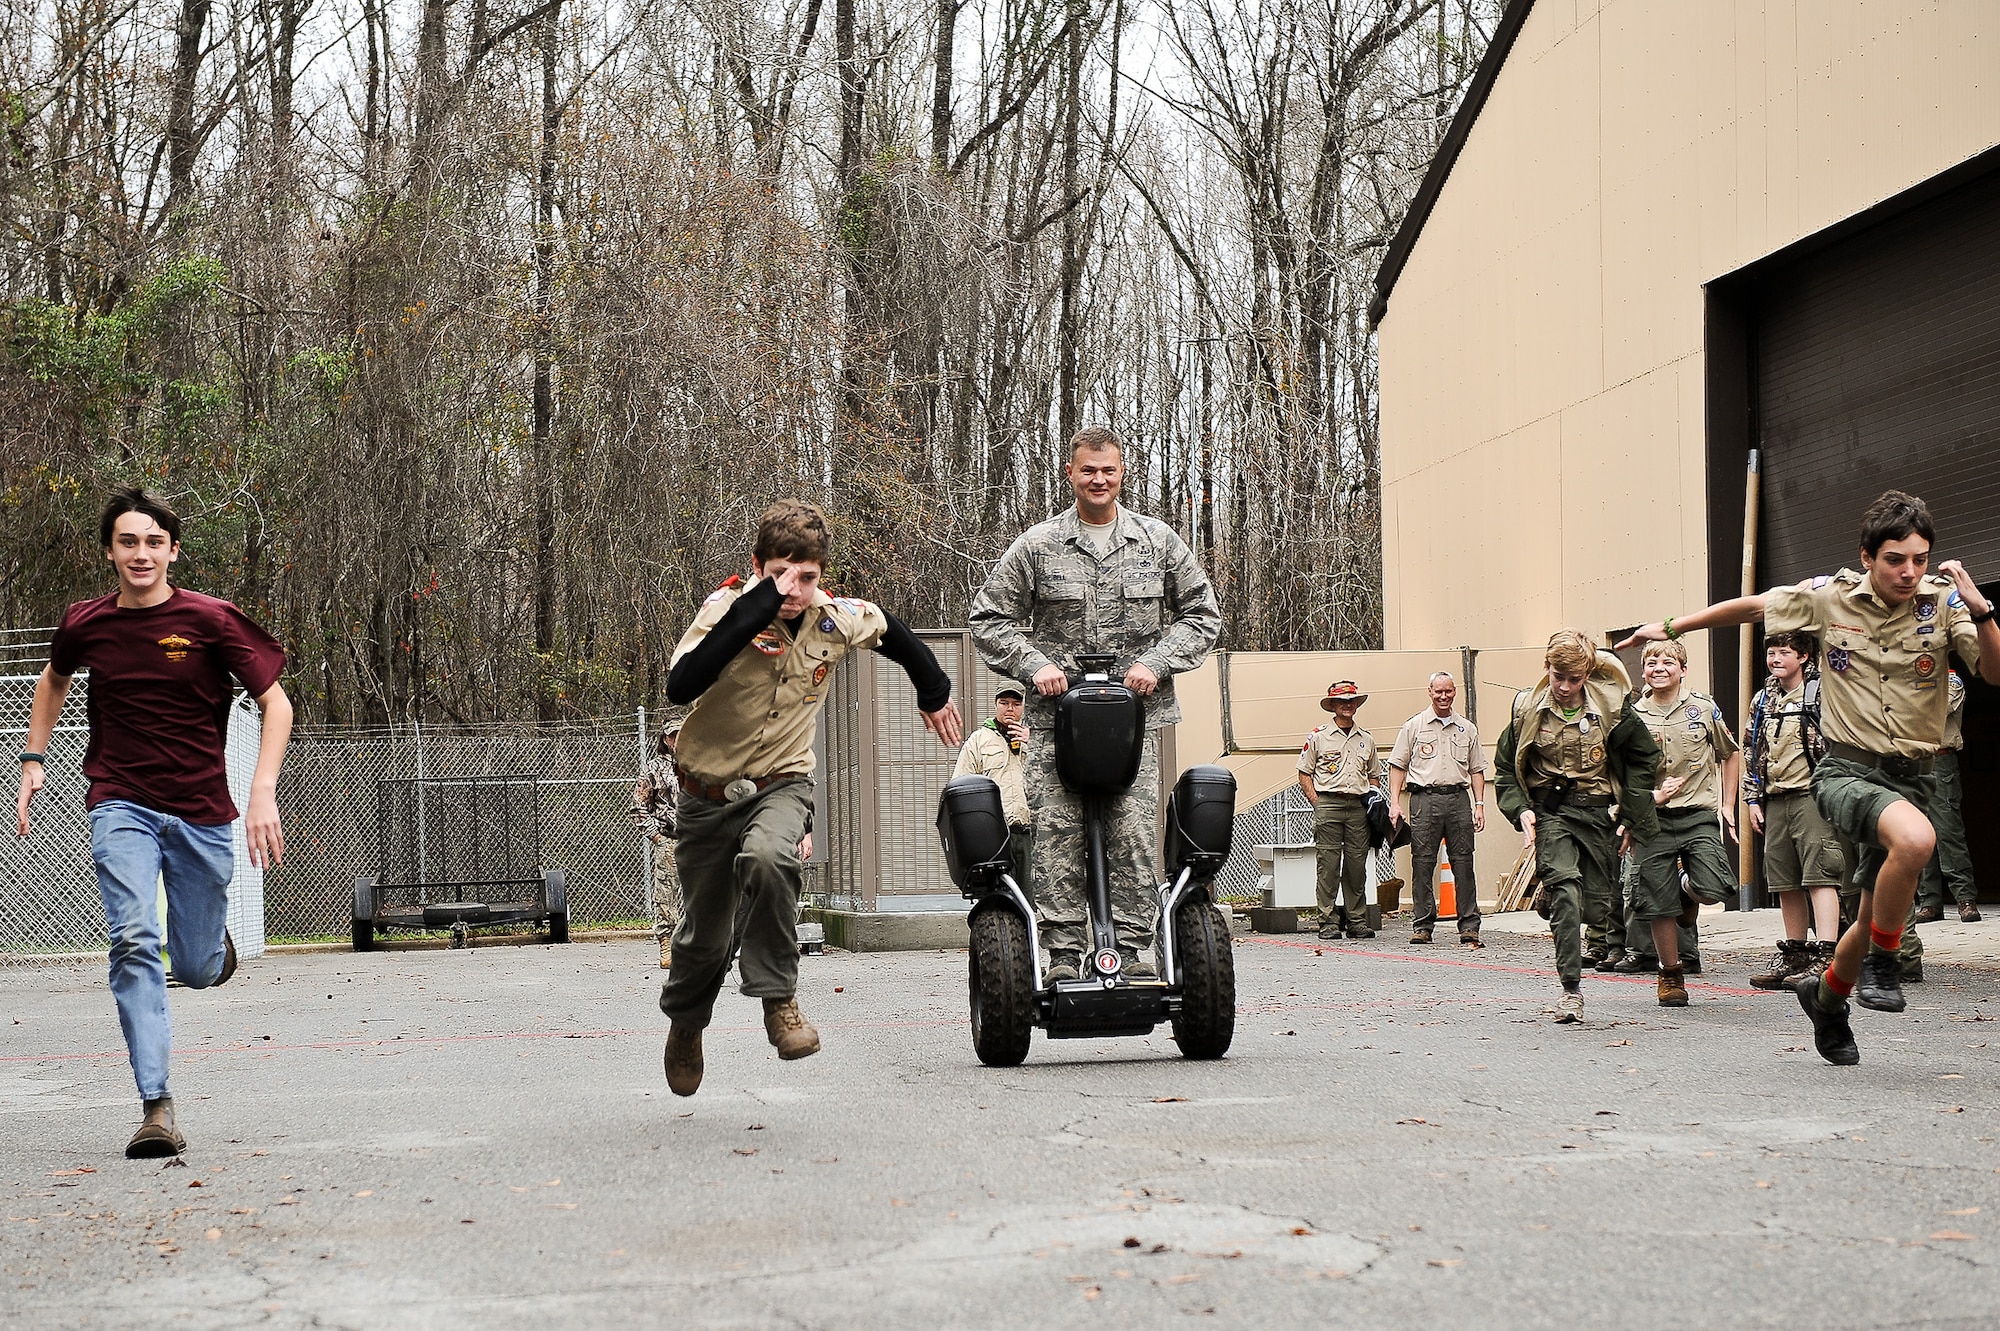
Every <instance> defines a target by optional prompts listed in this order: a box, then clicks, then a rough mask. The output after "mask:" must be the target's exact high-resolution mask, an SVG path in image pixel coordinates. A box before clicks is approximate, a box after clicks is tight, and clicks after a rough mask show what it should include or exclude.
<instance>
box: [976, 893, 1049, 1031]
mask: <svg viewBox="0 0 2000 1331" xmlns="http://www.w3.org/2000/svg"><path fill="white" fill-rule="evenodd" d="M1033 946H1034V940H1033V939H1032V938H1031V937H1030V936H1029V933H1028V924H1027V921H1025V920H1023V919H1022V918H1021V917H1020V915H1019V913H1017V912H1015V911H1013V910H1009V909H1008V908H1007V907H1005V906H989V907H987V908H986V909H985V910H979V911H974V912H973V915H972V947H971V954H970V962H969V972H970V973H969V978H970V980H971V989H972V1051H973V1052H974V1053H975V1054H978V1055H979V1061H980V1062H981V1063H984V1064H985V1065H986V1066H987V1067H989V1068H1011V1067H1016V1066H1018V1065H1019V1064H1020V1062H1021V1060H1023V1059H1025V1058H1026V1057H1027V1056H1028V1041H1029V1040H1030V1039H1031V1038H1032V1037H1033V1035H1034V1030H1035V971H1034V965H1033V963H1032V960H1031V958H1030V954H1029V952H1028V949H1029V948H1031V947H1033Z"/></svg>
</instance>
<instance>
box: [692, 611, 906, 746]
mask: <svg viewBox="0 0 2000 1331" xmlns="http://www.w3.org/2000/svg"><path fill="white" fill-rule="evenodd" d="M756 585H757V583H756V582H754V581H753V582H750V583H747V584H745V585H744V586H742V587H740V588H738V587H721V588H717V589H716V590H715V591H713V592H710V593H709V596H708V599H707V600H706V601H704V602H703V603H702V607H701V611H700V613H699V614H697V615H696V616H695V617H694V623H692V624H690V625H689V626H688V631H687V632H686V633H685V634H683V635H682V637H681V641H680V645H679V646H677V647H675V648H674V660H675V661H676V662H678V661H679V660H680V659H681V658H682V657H683V656H686V655H687V654H688V653H689V652H691V651H693V650H694V648H695V645H696V644H697V643H699V642H700V641H701V640H702V639H703V638H705V637H707V636H708V634H709V631H710V630H711V629H713V628H714V627H715V626H716V624H717V623H719V622H720V621H721V619H722V616H723V615H724V614H726V613H727V612H728V610H729V607H730V606H731V605H734V604H735V603H736V598H737V597H739V596H741V595H743V593H744V592H747V591H749V590H750V588H752V587H754V586H756ZM888 631H889V620H888V618H887V617H886V616H885V615H883V613H882V610H881V608H880V607H879V606H877V605H876V604H875V603H874V602H872V601H862V600H857V599H855V598H853V597H850V596H829V595H827V594H826V593H825V592H823V591H822V592H816V593H815V594H814V595H813V601H812V604H811V605H810V606H808V607H807V608H806V612H805V614H804V615H803V616H801V617H800V619H799V628H798V632H797V634H796V635H795V634H794V633H793V632H792V630H791V629H790V628H788V627H787V626H786V624H785V622H784V620H782V619H774V620H772V621H771V622H770V624H769V625H768V626H766V627H765V629H764V630H763V632H761V633H759V634H758V635H757V636H756V637H755V638H753V639H751V640H750V645H749V646H748V647H745V648H744V649H743V650H742V651H740V652H738V653H737V654H736V656H735V658H734V659H733V660H731V661H730V663H729V664H728V665H726V666H724V667H723V668H722V673H721V674H720V675H719V676H717V677H716V681H715V683H714V684H712V685H710V686H709V688H708V689H707V691H705V692H704V693H703V694H702V695H701V696H700V697H699V698H697V699H695V701H694V707H693V708H692V709H691V710H690V711H689V712H688V715H687V720H686V722H685V723H683V724H682V726H681V737H680V743H679V746H678V748H677V749H676V750H675V754H674V759H675V762H676V763H677V765H678V766H679V767H680V770H681V771H682V772H684V773H686V774H687V775H688V776H689V777H691V778H692V779H694V780H697V781H700V782H701V783H703V784H704V785H725V784H727V783H728V782H730V781H734V780H735V779H736V778H737V777H744V776H747V777H756V778H760V779H761V778H763V777H775V776H810V775H812V771H813V751H812V742H813V726H814V723H815V722H816V721H817V720H818V718H819V709H820V704H821V700H822V699H823V698H825V697H826V682H827V676H829V675H831V674H832V673H833V668H834V666H836V665H838V664H839V663H840V658H841V657H843V656H845V655H847V654H848V653H849V652H850V651H853V650H854V649H855V648H857V647H874V646H877V645H878V644H880V643H881V641H882V638H883V636H884V635H885V634H887V633H888Z"/></svg>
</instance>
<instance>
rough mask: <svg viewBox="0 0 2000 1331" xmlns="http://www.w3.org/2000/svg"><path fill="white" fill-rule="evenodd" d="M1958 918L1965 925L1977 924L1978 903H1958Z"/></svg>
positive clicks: (1978, 915) (1978, 917)
mask: <svg viewBox="0 0 2000 1331" xmlns="http://www.w3.org/2000/svg"><path fill="white" fill-rule="evenodd" d="M1958 918H1959V920H1960V921H1962V922H1963V923H1965V924H1977V923H1979V920H1980V914H1979V903H1978V902H1976V901H1961V902H1959V903H1958Z"/></svg>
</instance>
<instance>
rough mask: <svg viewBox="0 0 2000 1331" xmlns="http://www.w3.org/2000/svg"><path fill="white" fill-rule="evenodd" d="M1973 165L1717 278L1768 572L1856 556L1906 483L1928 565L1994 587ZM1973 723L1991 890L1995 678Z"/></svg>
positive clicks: (1716, 552) (1995, 296)
mask: <svg viewBox="0 0 2000 1331" xmlns="http://www.w3.org/2000/svg"><path fill="white" fill-rule="evenodd" d="M1989 156H1990V155H1989ZM1971 165H1973V166H1976V167H1979V168H1981V169H1982V170H1983V174H1976V173H1974V172H1971V171H1966V172H1961V173H1959V174H1960V175H1961V176H1969V177H1970V178H1969V179H1963V180H1961V181H1959V182H1957V183H1954V184H1953V186H1952V187H1951V188H1949V189H1948V190H1944V191H1942V192H1940V191H1939V190H1938V189H1937V188H1936V187H1935V186H1933V187H1932V188H1930V189H1928V190H1920V191H1917V192H1913V195H1912V199H1915V200H1920V201H1914V202H1912V201H1901V202H1899V201H1891V203H1890V204H1889V205H1885V206H1884V207H1883V208H1882V209H1880V210H1878V215H1879V216H1880V217H1881V219H1882V220H1879V221H1874V222H1867V221H1866V219H1862V220H1863V222H1864V223H1865V224H1864V225H1861V226H1859V227H1855V226H1852V225H1850V226H1849V227H1846V228H1843V232H1844V234H1842V235H1841V236H1840V237H1839V238H1838V239H1834V240H1832V241H1831V242H1830V243H1824V242H1823V243H1819V244H1817V245H1815V244H1812V243H1807V244H1803V245H1800V246H1798V247H1795V250H1794V251H1793V252H1791V253H1788V254H1786V255H1781V256H1775V257H1774V259H1773V260H1771V261H1767V262H1766V263H1763V264H1760V265H1758V266H1757V268H1756V269H1755V270H1754V271H1752V272H1749V273H1745V274H1743V275H1741V277H1740V278H1737V279H1730V280H1728V281H1725V282H1724V283H1721V284H1718V287H1717V288H1712V289H1711V290H1712V293H1717V294H1719V297H1720V301H1721V304H1718V303H1717V302H1716V301H1711V306H1710V309H1711V315H1712V316H1714V315H1715V314H1716V313H1717V312H1718V311H1723V312H1725V313H1726V314H1727V315H1728V318H1726V319H1723V320H1721V321H1717V320H1716V319H1714V318H1713V317H1712V319H1711V328H1710V336H1711V342H1710V353H1711V355H1714V354H1715V353H1716V351H1717V350H1718V349H1720V348H1719V347H1718V345H1717V343H1718V340H1722V341H1724V342H1725V344H1726V345H1727V348H1728V350H1729V351H1731V352H1735V351H1737V350H1738V349H1739V348H1740V354H1741V356H1742V360H1743V361H1744V362H1747V364H1746V365H1744V366H1743V368H1742V369H1741V370H1740V371H1738V373H1740V374H1741V383H1742V399H1739V400H1740V401H1742V405H1743V406H1744V407H1746V408H1747V411H1746V413H1745V415H1746V416H1747V421H1746V422H1745V426H1746V427H1747V428H1742V429H1741V430H1740V435H1741V436H1743V440H1742V442H1744V443H1748V442H1753V441H1754V442H1755V443H1757V444H1759V445H1761V447H1762V449H1763V473H1764V475H1763V502H1762V504H1761V506H1760V507H1761V513H1760V521H1759V529H1758V532H1759V535H1758V546H1759V548H1758V559H1757V571H1758V584H1759V585H1760V586H1764V587H1770V586H1775V585H1778V584H1780V583H1787V582H1796V581H1798V580H1800V579H1802V578H1805V577H1809V576H1812V575H1814V574H1819V573H1828V572H1831V571H1833V570H1834V569H1837V568H1841V567H1854V568H1858V567H1859V566H1860V561H1859V556H1858V555H1857V553H1856V548H1855V547H1856V545H1857V544H1858V541H1857V537H1858V529H1859V526H1860V522H1859V519H1860V515H1861V512H1862V510H1863V509H1864V508H1866V507H1867V506H1868V504H1869V502H1870V501H1871V500H1873V499H1874V498H1875V496H1876V495H1878V494H1880V493H1881V492H1882V491H1883V490H1886V489H1889V488H1891V487H1894V488H1897V489H1902V490H1907V491H1910V492H1911V493H1913V494H1916V495H1920V496H1922V497H1923V499H1924V500H1925V501H1926V502H1927V503H1928V504H1929V505H1930V507H1931V512H1932V514H1933V516H1934V517H1935V518H1936V520H1937V525H1938V533H1939V540H1938V543H1937V546H1936V548H1935V549H1934V551H1933V553H1932V560H1933V562H1936V561H1939V560H1943V559H1953V558H1956V559H1962V560H1964V561H1965V563H1966V566H1967V567H1969V568H1970V569H1971V570H1972V571H1973V574H1974V576H1976V577H1978V578H1979V579H1980V581H1981V582H1982V584H1984V585H1985V587H1986V588H1987V590H1988V591H1989V593H1990V592H1995V591H2000V170H1993V169H1986V168H1990V167H1992V166H1993V165H1995V164H1994V163H1992V162H1985V163H1975V164H1971ZM1925 195H1928V197H1923V196H1925ZM1732 321H1733V323H1732ZM1725 373H1726V371H1725ZM1710 382H1711V400H1710V407H1711V421H1710V426H1711V432H1712V439H1711V464H1712V466H1713V467H1714V470H1713V471H1712V472H1711V488H1712V495H1711V501H1712V502H1711V521H1712V522H1714V523H1715V524H1716V530H1715V532H1714V534H1713V535H1712V538H1711V554H1712V556H1713V560H1712V562H1713V564H1714V575H1715V580H1716V581H1717V583H1718V590H1721V589H1722V586H1723V585H1726V583H1727V582H1733V580H1734V575H1735V569H1736V558H1735V554H1734V552H1735V551H1736V550H1737V549H1738V538H1737V534H1738V533H1740V532H1741V530H1742V528H1741V521H1742V517H1741V515H1742V507H1741V502H1740V499H1739V500H1738V501H1737V503H1736V504H1735V507H1734V513H1735V516H1734V522H1735V524H1736V525H1735V528H1734V530H1733V531H1731V530H1728V527H1727V524H1728V522H1729V518H1728V517H1727V503H1726V500H1727V496H1728V489H1729V487H1731V486H1736V487H1740V485H1741V480H1740V477H1741V474H1742V473H1741V465H1742V464H1741V461H1740V459H1741V457H1742V452H1741V451H1740V446H1739V448H1738V449H1737V451H1735V453H1734V457H1735V458H1736V459H1737V461H1736V463H1735V470H1734V472H1733V474H1732V473H1731V470H1730V468H1729V466H1728V460H1729V456H1730V454H1729V452H1728V451H1727V450H1726V449H1718V448H1717V447H1716V446H1715V445H1716V444H1717V443H1718V442H1720V441H1722V440H1726V438H1727V437H1728V436H1729V435H1730V434H1731V433H1732V428H1731V424H1730V422H1729V421H1728V420H1727V417H1726V414H1725V417H1724V419H1723V420H1722V422H1721V429H1720V431H1717V429H1716V427H1717V424H1718V421H1717V416H1716V408H1717V405H1718V403H1721V404H1722V405H1723V407H1724V408H1725V413H1726V409H1727V407H1728V405H1729V395H1728V393H1727V392H1726V391H1725V392H1724V393H1721V394H1718V393H1717V392H1716V391H1715V390H1716V387H1717V384H1718V378H1717V377H1716V374H1715V371H1714V369H1713V368H1712V370H1711V381H1710ZM1718 499H1720V500H1723V501H1724V502H1723V503H1721V504H1717V503H1716V502H1714V501H1715V500H1718ZM1730 590H1732V591H1733V588H1730ZM1958 664H1960V666H1961V668H1962V665H1963V663H1958ZM1760 673H1761V671H1760ZM1718 682H1720V681H1718ZM1733 682H1734V681H1733V680H1732V681H1730V683H1731V684H1733ZM1731 692H1732V693H1733V692H1734V690H1733V688H1732V689H1731ZM1965 737H1966V748H1965V752H1964V754H1963V757H1962V763H1961V770H1962V774H1963V781H1964V789H1965V813H1966V819H1965V821H1966V824H1967V830H1968V840H1969V842H1970V845H1971V850H1972V853H1973V859H1974V862H1975V864H1976V865H1977V867H1978V870H1979V873H1978V877H1979V880H1980V884H1981V886H1982V887H1984V888H1985V889H1986V895H1988V896H2000V690H1996V689H1992V688H1989V687H1987V686H1986V685H1985V684H1983V683H1980V682H1977V681H1974V682H1972V684H1971V686H1970V689H1969V697H1968V701H1967V706H1966V719H1965ZM1947 918H1951V913H1950V911H1949V909H1948V910H1947Z"/></svg>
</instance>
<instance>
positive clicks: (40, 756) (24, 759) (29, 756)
mask: <svg viewBox="0 0 2000 1331" xmlns="http://www.w3.org/2000/svg"><path fill="white" fill-rule="evenodd" d="M21 763H22V765H23V766H26V765H27V764H28V763H40V764H41V765H42V766H44V767H47V766H48V765H49V756H48V755H47V754H46V753H27V752H23V753H22V754H21Z"/></svg>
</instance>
